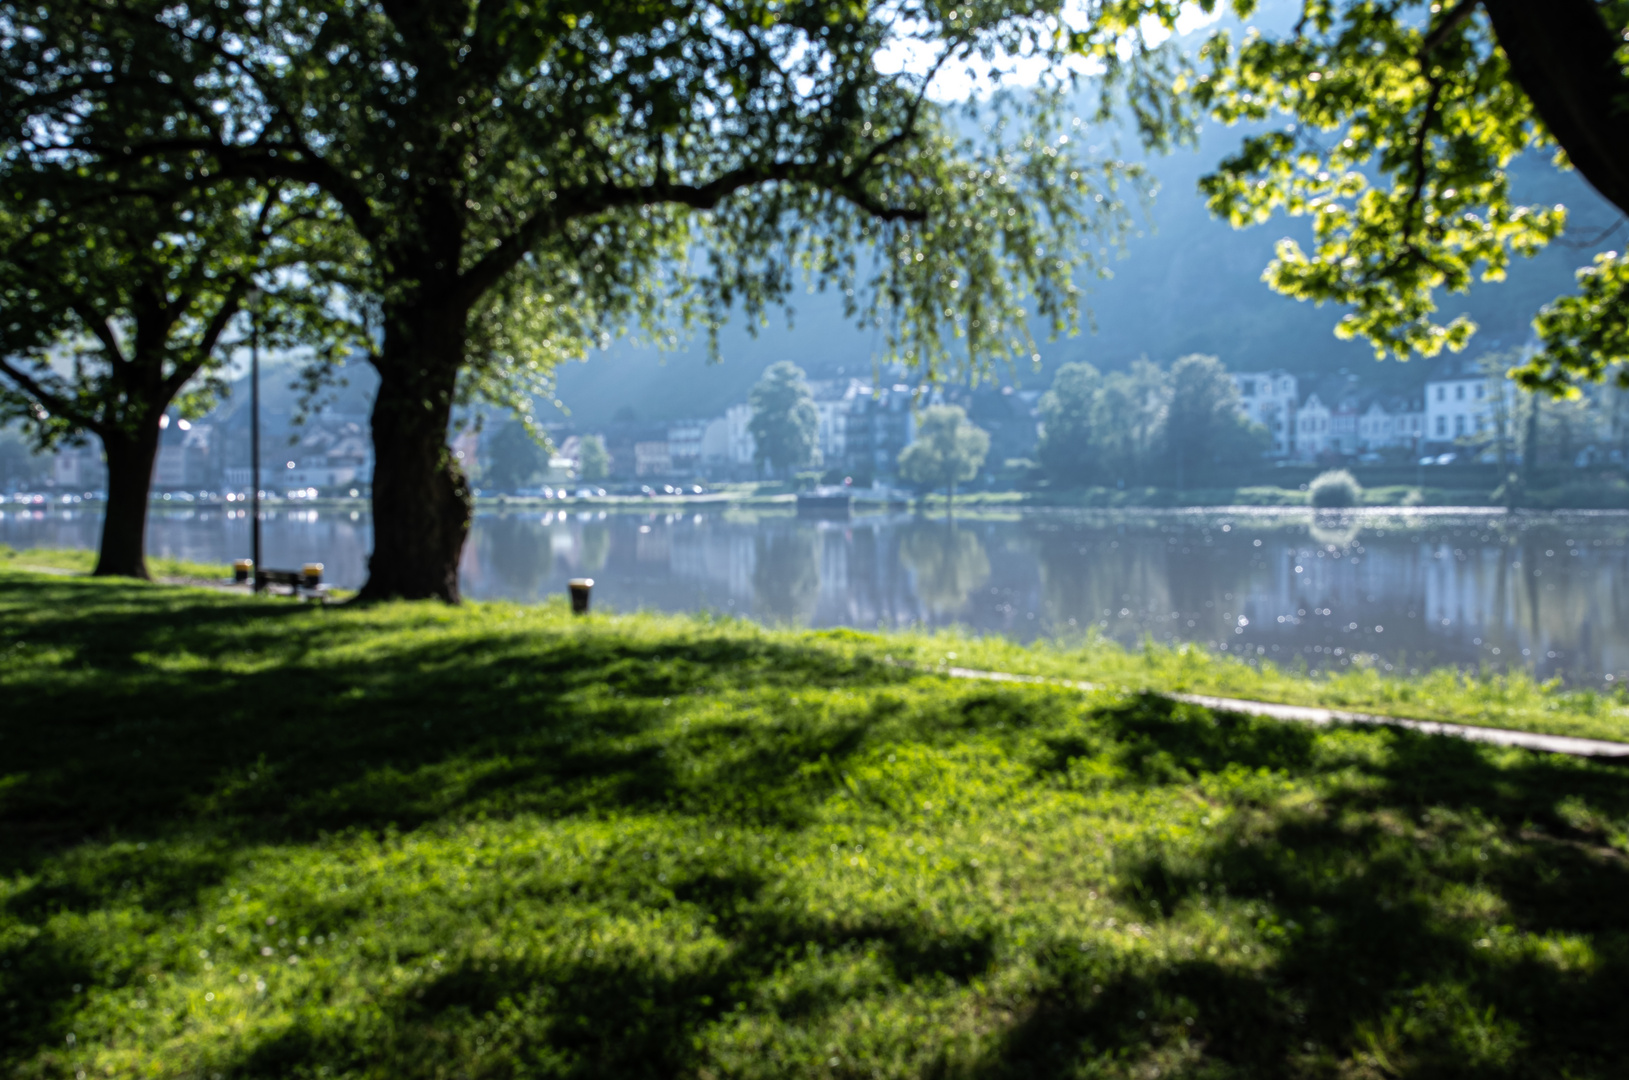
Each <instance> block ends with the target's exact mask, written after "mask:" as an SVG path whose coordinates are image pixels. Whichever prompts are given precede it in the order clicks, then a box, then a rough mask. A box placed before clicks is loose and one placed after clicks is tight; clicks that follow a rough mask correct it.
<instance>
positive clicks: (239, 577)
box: [232, 559, 255, 585]
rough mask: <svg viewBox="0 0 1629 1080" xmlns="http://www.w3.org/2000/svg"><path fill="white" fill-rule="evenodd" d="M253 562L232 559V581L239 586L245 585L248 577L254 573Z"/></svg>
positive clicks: (251, 560)
mask: <svg viewBox="0 0 1629 1080" xmlns="http://www.w3.org/2000/svg"><path fill="white" fill-rule="evenodd" d="M254 570H255V561H254V560H253V559H234V560H233V561H232V580H233V581H235V582H237V583H238V584H239V585H244V584H247V583H248V581H249V575H250V574H252V573H254Z"/></svg>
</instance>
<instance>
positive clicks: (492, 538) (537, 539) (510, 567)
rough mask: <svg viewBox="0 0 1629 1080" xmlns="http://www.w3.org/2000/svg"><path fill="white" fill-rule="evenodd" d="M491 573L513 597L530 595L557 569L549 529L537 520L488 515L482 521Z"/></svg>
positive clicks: (533, 594) (527, 596)
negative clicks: (550, 544)
mask: <svg viewBox="0 0 1629 1080" xmlns="http://www.w3.org/2000/svg"><path fill="white" fill-rule="evenodd" d="M481 531H482V533H483V534H484V535H485V538H486V549H487V555H488V559H489V562H490V565H491V568H492V572H493V573H494V574H496V575H497V577H498V579H499V580H500V581H502V582H503V584H504V591H505V592H506V593H508V594H509V595H511V596H515V597H522V598H531V597H535V596H536V595H537V591H538V588H539V586H541V585H542V584H543V583H544V581H546V580H547V579H548V577H549V575H550V574H552V573H553V572H554V552H553V551H551V550H550V548H549V530H548V529H546V528H544V527H543V526H542V525H541V524H539V523H538V522H537V521H536V520H535V519H532V518H524V517H510V516H509V515H507V514H505V515H503V516H501V517H497V518H486V519H485V520H483V521H482V522H481Z"/></svg>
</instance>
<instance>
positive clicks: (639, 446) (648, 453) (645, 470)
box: [634, 440, 673, 476]
mask: <svg viewBox="0 0 1629 1080" xmlns="http://www.w3.org/2000/svg"><path fill="white" fill-rule="evenodd" d="M672 472H673V456H672V454H671V452H670V450H669V447H668V444H667V443H665V442H656V441H655V440H652V441H650V442H638V443H634V474H635V475H636V476H667V475H669V474H670V473H672Z"/></svg>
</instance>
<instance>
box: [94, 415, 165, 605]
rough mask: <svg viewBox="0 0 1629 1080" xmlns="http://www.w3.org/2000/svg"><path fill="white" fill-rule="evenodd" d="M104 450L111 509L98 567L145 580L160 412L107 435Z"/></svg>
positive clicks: (105, 573)
mask: <svg viewBox="0 0 1629 1080" xmlns="http://www.w3.org/2000/svg"><path fill="white" fill-rule="evenodd" d="M102 452H103V454H104V455H105V456H106V458H107V510H106V512H105V513H104V514H103V516H102V546H101V550H100V551H99V552H98V553H97V556H96V570H95V571H94V573H95V575H96V576H97V577H131V578H141V579H143V580H146V579H147V578H148V573H147V499H148V496H149V495H150V494H151V493H152V487H153V461H154V459H155V458H156V457H157V456H158V423H157V421H156V418H155V420H154V422H153V423H151V424H144V425H143V430H142V431H140V432H139V433H137V434H135V435H130V436H126V435H112V436H104V437H103V439H102Z"/></svg>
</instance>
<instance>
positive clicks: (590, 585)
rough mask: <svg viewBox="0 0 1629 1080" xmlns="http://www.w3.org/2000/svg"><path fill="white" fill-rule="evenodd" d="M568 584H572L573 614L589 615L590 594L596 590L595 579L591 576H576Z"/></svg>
mask: <svg viewBox="0 0 1629 1080" xmlns="http://www.w3.org/2000/svg"><path fill="white" fill-rule="evenodd" d="M567 584H568V585H570V586H571V613H572V614H573V615H587V614H588V594H589V593H590V592H592V591H593V590H594V579H593V578H591V577H574V578H572V579H571V580H570V581H569V582H567Z"/></svg>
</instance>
